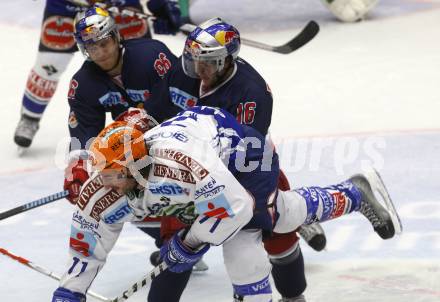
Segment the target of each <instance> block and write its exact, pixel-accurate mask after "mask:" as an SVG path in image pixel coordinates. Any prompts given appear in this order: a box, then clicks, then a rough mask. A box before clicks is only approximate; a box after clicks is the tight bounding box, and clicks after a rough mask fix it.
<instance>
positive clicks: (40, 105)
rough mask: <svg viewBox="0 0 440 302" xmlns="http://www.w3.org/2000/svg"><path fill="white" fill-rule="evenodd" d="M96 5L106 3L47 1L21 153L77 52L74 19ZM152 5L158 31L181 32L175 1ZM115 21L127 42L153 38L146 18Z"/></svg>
mask: <svg viewBox="0 0 440 302" xmlns="http://www.w3.org/2000/svg"><path fill="white" fill-rule="evenodd" d="M95 2H101V4H102V3H103V2H104V1H94V0H46V6H45V9H44V17H43V22H42V27H41V34H40V44H39V47H38V53H37V58H36V61H35V63H34V66H33V67H32V69H31V71H30V73H29V76H28V80H27V83H26V87H25V91H24V95H23V98H22V106H21V118H20V121H19V123H18V126H17V128H16V130H15V133H14V141H15V143H16V144H17V145H18V146H19V148H20V149H21V150H24V149H23V148H27V147H29V146H30V145H31V143H32V140H33V138H34V136H35V134H36V132H37V131H38V128H39V122H40V119H41V118H42V116H43V113H44V111H45V109H46V107H47V105H48V104H49V102H50V100H51V99H52V97H53V95H54V93H55V90H56V88H57V85H58V81H59V79H60V77H61V75H62V74H63V72H64V71H65V70H66V68H67V65H68V64H69V62H70V61H71V58H72V57H73V53H74V52H75V51H76V50H77V47H76V45H75V39H74V36H73V32H74V24H73V21H74V20H73V18H74V16H75V14H76V13H77V12H78V11H81V10H83V9H85V8H87V7H88V6H89V5H91V4H93V3H95ZM104 4H105V5H107V6H108V7H119V8H120V10H123V9H128V10H132V11H141V10H142V7H141V4H140V0H108V1H105V3H104ZM148 6H149V8H150V11H151V12H152V13H154V15H155V16H156V20H155V22H154V29H155V31H156V32H159V33H174V32H175V31H176V30H177V29H178V27H179V25H180V11H179V8H178V6H177V5H176V3H175V2H174V1H172V0H150V1H149V3H148ZM115 19H116V23H117V27H118V28H119V32H120V35H121V36H122V37H123V38H124V40H128V39H132V38H141V37H146V38H150V37H151V33H150V30H149V27H148V24H147V22H146V20H145V19H141V18H138V17H136V16H126V15H122V14H121V15H117V16H116V17H115Z"/></svg>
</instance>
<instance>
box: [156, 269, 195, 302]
mask: <svg viewBox="0 0 440 302" xmlns="http://www.w3.org/2000/svg"><path fill="white" fill-rule="evenodd" d="M191 272H192V271H191V270H189V271H186V272H183V273H173V272H170V271H168V270H166V271H164V272H163V273H161V274H160V275H159V276H157V277H156V278H154V279H153V282H152V283H151V288H150V292H149V293H148V302H179V300H180V296H181V295H182V293H183V290H184V289H185V287H186V285H187V283H188V280H189V277H190V276H191Z"/></svg>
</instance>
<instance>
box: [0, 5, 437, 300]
mask: <svg viewBox="0 0 440 302" xmlns="http://www.w3.org/2000/svg"><path fill="white" fill-rule="evenodd" d="M4 2H6V1H4ZM43 7H44V1H43V0H36V1H29V0H16V1H8V2H7V3H2V10H1V11H0V30H1V33H2V35H1V47H0V70H1V73H0V91H1V95H2V97H1V102H2V106H1V108H2V109H1V111H0V112H1V115H0V116H1V122H0V125H1V127H0V138H1V141H2V146H1V156H2V163H1V165H0V211H4V210H7V209H10V208H12V207H15V206H18V205H20V204H23V203H26V202H29V201H31V200H34V199H38V198H40V197H43V196H46V195H49V194H52V193H54V192H57V191H60V190H61V189H62V174H63V173H62V170H61V167H62V160H63V154H62V152H61V151H60V152H56V150H62V149H63V148H62V147H63V144H62V143H60V142H61V141H63V140H64V139H65V138H66V137H67V135H68V130H67V116H68V109H67V108H68V106H67V101H66V98H65V95H66V94H67V86H68V81H69V78H70V77H71V75H72V74H73V73H74V72H75V71H76V69H77V68H78V67H79V65H80V64H81V61H82V57H81V56H80V55H76V56H75V58H74V60H73V61H72V63H71V65H70V67H69V69H68V71H67V72H66V73H65V74H64V75H63V77H62V79H61V81H60V85H59V89H58V91H57V93H56V95H55V97H54V99H53V101H52V103H51V105H50V106H49V108H48V109H47V112H46V114H45V117H44V118H43V120H42V123H41V129H40V131H39V133H38V134H37V136H36V138H35V141H34V143H33V145H32V147H31V149H30V150H28V152H27V153H26V154H25V156H23V157H21V158H19V157H18V156H17V154H16V147H15V145H14V143H13V141H12V136H13V131H14V128H15V126H16V124H17V122H18V118H19V108H20V105H21V96H22V92H23V88H24V84H25V81H26V77H27V72H28V71H29V69H30V67H31V66H32V64H33V61H34V59H35V50H36V47H37V42H38V38H39V26H40V24H39V23H40V19H41V16H42V12H43ZM215 15H220V16H222V17H224V18H225V19H227V20H229V21H230V22H232V23H234V24H236V25H237V27H238V28H239V29H240V31H241V33H242V36H243V37H246V38H250V39H255V40H258V41H262V42H265V43H269V44H275V45H277V44H282V43H284V42H286V41H287V40H289V39H290V38H291V37H292V36H293V35H295V33H297V32H298V30H299V28H300V27H301V26H303V25H304V24H305V23H306V22H307V21H308V20H310V19H314V20H316V21H318V22H319V23H320V25H321V32H320V34H319V35H318V36H317V37H316V38H315V39H314V40H313V41H312V42H311V43H310V44H309V45H307V46H305V47H304V48H302V49H301V50H299V51H297V52H295V53H292V54H290V55H278V54H274V53H270V52H266V51H263V50H257V49H254V48H250V47H246V46H244V47H242V51H241V55H242V56H243V57H244V58H245V59H246V60H248V61H249V62H250V63H252V64H253V65H254V66H255V67H256V69H257V70H258V71H260V72H261V74H262V75H263V76H264V77H265V79H266V80H267V82H268V83H269V85H270V86H271V89H272V91H273V93H274V100H275V102H274V113H273V119H272V126H271V133H272V136H273V137H274V139H275V142H276V143H277V144H278V150H279V152H280V153H281V155H282V167H283V168H284V169H285V170H286V171H287V174H288V177H289V179H290V181H291V182H292V183H293V184H294V186H302V185H326V184H329V183H335V182H337V181H340V180H342V179H344V178H345V177H347V176H349V175H350V174H352V173H355V172H356V171H359V170H361V169H362V168H364V167H365V166H367V165H370V164H373V165H375V166H376V167H377V168H378V169H379V170H380V171H381V173H382V175H383V178H384V180H385V182H386V183H387V185H388V189H389V191H390V194H391V195H392V197H393V199H394V201H395V203H396V206H397V208H398V210H399V211H400V214H401V218H402V220H403V224H404V233H403V234H402V235H401V236H399V237H397V238H395V239H393V240H389V241H381V240H379V239H378V237H377V236H376V235H375V234H374V233H373V232H372V230H371V227H370V225H369V224H368V223H367V222H366V221H365V219H363V218H362V217H360V216H359V215H352V216H349V217H344V218H343V219H340V220H339V221H332V222H329V223H326V224H325V225H324V227H325V230H326V233H327V236H328V247H327V250H326V251H325V252H322V253H316V252H313V251H312V250H310V249H309V248H308V247H307V246H306V245H305V244H303V245H302V246H303V251H304V254H305V261H306V274H307V277H308V289H307V291H306V296H307V298H308V301H311V302H313V301H328V302H335V301H338V302H345V301H362V302H366V301H387V302H388V301H389V302H397V301H403V302H406V301H408V302H409V301H411V302H413V301H417V302H420V301H426V302H434V301H440V289H439V288H440V256H439V255H440V203H439V202H440V198H439V191H440V190H439V181H440V158H439V154H440V119H439V117H438V116H439V114H440V92H439V91H440V88H439V87H440V80H439V79H440V40H439V37H440V1H435V0H431V1H416V0H401V1H397V0H382V2H381V3H380V4H379V6H378V7H377V8H376V9H375V10H374V11H373V13H372V14H371V15H370V17H369V19H368V20H366V21H365V22H360V23H356V24H341V23H339V22H337V21H335V20H334V19H333V18H332V16H331V14H330V13H329V12H327V11H326V10H325V8H323V7H322V5H321V4H320V3H319V1H318V0H313V1H312V0H273V1H267V0H266V1H263V0H242V1H233V0H223V1H219V2H214V1H208V0H197V1H195V4H194V6H193V7H192V11H191V17H192V18H193V19H194V20H196V21H201V20H203V19H205V18H207V17H212V16H215ZM158 38H159V39H161V40H163V41H165V42H166V43H167V44H168V45H169V46H170V48H171V49H172V50H173V51H174V52H175V53H176V54H178V53H180V52H181V48H182V45H183V41H184V37H183V36H176V37H168V36H159V37H158ZM71 211H72V207H71V206H70V205H69V204H68V203H67V202H65V201H59V202H56V203H54V204H52V205H47V206H44V207H41V208H39V209H35V210H32V211H29V212H27V213H25V214H20V215H17V216H15V217H12V218H9V219H6V220H3V221H1V222H0V248H5V249H7V250H9V251H10V252H13V253H15V254H17V255H19V256H22V257H25V258H28V259H29V260H31V261H33V262H35V263H36V264H39V265H40V266H43V267H47V268H49V269H51V270H53V271H54V272H57V273H58V274H60V273H61V272H62V271H63V270H64V264H65V262H66V257H67V253H66V247H67V244H68V235H69V222H70V217H71ZM153 250H154V246H153V243H152V241H151V240H150V239H148V238H147V237H146V236H145V235H143V234H142V233H141V232H140V231H138V230H137V229H136V228H134V227H133V226H131V225H127V226H126V228H125V229H124V231H123V234H122V235H121V237H120V240H119V241H118V243H117V245H116V248H115V249H114V251H113V252H112V253H111V254H110V256H109V259H108V264H107V266H106V267H105V268H104V269H103V271H102V272H101V274H100V275H99V276H98V278H97V279H96V282H95V283H94V285H93V286H92V290H94V291H96V292H98V293H100V294H102V295H104V296H106V297H115V296H116V295H119V294H120V293H121V292H122V291H123V290H124V289H126V287H127V286H128V285H129V284H131V283H132V282H134V281H136V280H138V279H139V278H140V277H141V276H142V275H143V274H144V273H146V272H147V271H148V270H149V269H150V268H151V267H150V265H149V264H148V255H149V254H150V253H151V252H152V251H153ZM206 261H207V263H208V264H209V266H210V269H209V271H208V272H206V273H203V274H195V275H194V276H193V277H192V279H191V281H190V284H189V286H188V288H187V289H186V291H185V293H184V296H183V298H182V301H184V302H199V301H207V300H208V299H209V300H210V301H216V302H217V301H219V302H224V301H225V302H226V301H231V298H230V297H231V286H230V284H229V283H228V280H227V276H226V273H225V271H224V268H223V264H222V261H221V250H220V249H219V248H213V249H212V250H211V251H210V252H209V253H208V255H207V257H206ZM56 287H57V283H56V282H55V281H53V280H52V279H49V278H48V277H46V276H43V275H41V274H39V273H37V272H35V271H32V270H30V269H28V268H27V267H25V266H23V265H21V264H19V263H18V262H15V261H12V260H11V259H9V258H7V257H4V256H2V255H0V301H2V302H3V301H5V302H15V301H26V302H40V301H50V299H51V294H52V292H53V290H54V289H55V288H56ZM146 292H147V291H146V290H145V289H144V290H142V291H140V292H139V293H138V294H136V295H135V296H133V298H131V299H130V300H129V301H133V302H136V301H146ZM275 296H276V295H275ZM88 301H95V300H94V299H92V298H90V299H89V300H88Z"/></svg>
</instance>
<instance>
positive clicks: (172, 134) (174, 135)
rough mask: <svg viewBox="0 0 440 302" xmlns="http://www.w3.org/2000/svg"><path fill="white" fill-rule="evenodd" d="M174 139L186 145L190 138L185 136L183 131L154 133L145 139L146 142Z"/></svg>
mask: <svg viewBox="0 0 440 302" xmlns="http://www.w3.org/2000/svg"><path fill="white" fill-rule="evenodd" d="M159 137H160V138H174V139H177V140H178V141H181V142H182V143H186V142H187V141H188V136H186V135H185V133H183V132H181V131H176V132H174V131H162V132H159V133H153V134H152V135H150V136H147V137H145V141H147V142H149V141H152V140H155V139H157V138H159Z"/></svg>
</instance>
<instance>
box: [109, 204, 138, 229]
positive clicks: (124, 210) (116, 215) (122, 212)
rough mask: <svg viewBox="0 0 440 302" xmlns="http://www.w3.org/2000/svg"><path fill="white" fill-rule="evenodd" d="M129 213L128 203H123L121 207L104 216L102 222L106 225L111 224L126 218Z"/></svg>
mask: <svg viewBox="0 0 440 302" xmlns="http://www.w3.org/2000/svg"><path fill="white" fill-rule="evenodd" d="M130 213H131V208H130V206H129V205H128V202H124V203H123V204H122V205H120V206H119V207H117V208H116V209H114V210H113V211H111V212H110V213H109V214H107V215H105V216H104V222H105V223H107V224H113V223H116V222H118V221H119V220H121V219H122V218H124V217H125V216H127V215H128V214H130Z"/></svg>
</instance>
